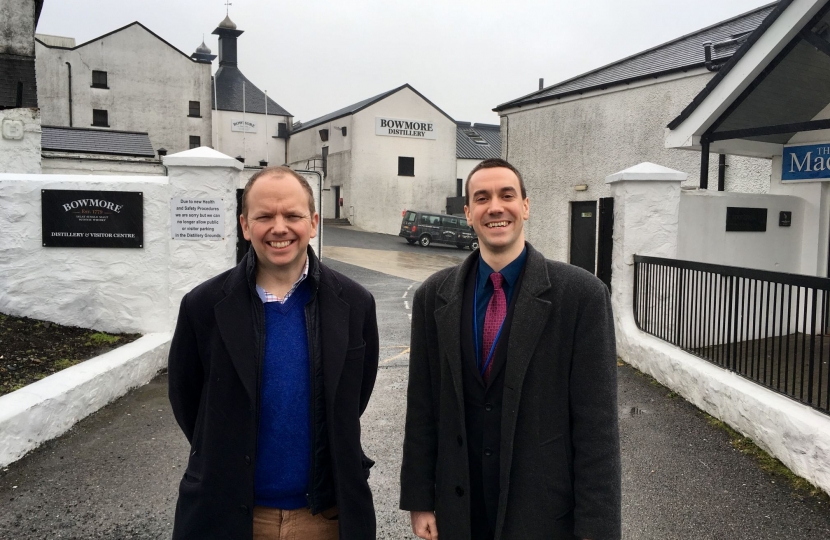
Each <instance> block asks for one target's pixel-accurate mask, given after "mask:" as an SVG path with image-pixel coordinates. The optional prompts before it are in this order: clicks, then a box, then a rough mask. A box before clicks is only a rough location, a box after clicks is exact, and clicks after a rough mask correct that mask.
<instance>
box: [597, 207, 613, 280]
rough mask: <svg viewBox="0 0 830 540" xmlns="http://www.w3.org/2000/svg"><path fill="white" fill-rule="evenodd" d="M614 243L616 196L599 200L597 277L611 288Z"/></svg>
mask: <svg viewBox="0 0 830 540" xmlns="http://www.w3.org/2000/svg"><path fill="white" fill-rule="evenodd" d="M613 245H614V197H605V198H603V199H600V200H599V241H597V277H598V278H599V279H601V280H602V282H603V283H605V286H606V287H608V290H609V291H610V290H611V248H612V247H613Z"/></svg>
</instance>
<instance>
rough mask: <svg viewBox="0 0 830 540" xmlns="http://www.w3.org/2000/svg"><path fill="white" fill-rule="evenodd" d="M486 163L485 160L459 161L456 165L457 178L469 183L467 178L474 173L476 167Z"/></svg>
mask: <svg viewBox="0 0 830 540" xmlns="http://www.w3.org/2000/svg"><path fill="white" fill-rule="evenodd" d="M482 161H484V160H483V159H457V160H456V163H455V177H456V178H460V179H461V180H463V181H464V182H466V181H467V177H468V176H469V175H470V171H472V170H473V169H474V168H475V166H476V165H478V164H479V163H481V162H482Z"/></svg>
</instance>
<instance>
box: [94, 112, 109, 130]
mask: <svg viewBox="0 0 830 540" xmlns="http://www.w3.org/2000/svg"><path fill="white" fill-rule="evenodd" d="M92 125H93V126H98V127H110V123H109V115H108V114H107V111H105V110H104V109H92Z"/></svg>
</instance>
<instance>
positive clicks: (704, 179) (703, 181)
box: [700, 136, 709, 189]
mask: <svg viewBox="0 0 830 540" xmlns="http://www.w3.org/2000/svg"><path fill="white" fill-rule="evenodd" d="M700 189H709V139H707V138H706V137H705V136H704V137H701V138H700Z"/></svg>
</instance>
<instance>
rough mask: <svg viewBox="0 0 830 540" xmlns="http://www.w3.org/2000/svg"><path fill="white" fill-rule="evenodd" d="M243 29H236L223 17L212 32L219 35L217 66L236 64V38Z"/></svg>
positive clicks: (231, 22) (229, 20) (232, 23)
mask: <svg viewBox="0 0 830 540" xmlns="http://www.w3.org/2000/svg"><path fill="white" fill-rule="evenodd" d="M243 32H244V30H237V29H236V24H234V22H233V21H232V20H231V19H230V17H225V20H223V21H222V22H220V23H219V26H217V27H216V30H214V31H213V32H212V33H213V34H216V35H217V36H219V66H220V67H221V66H236V38H238V37H239V36H241V35H242V33H243Z"/></svg>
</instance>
